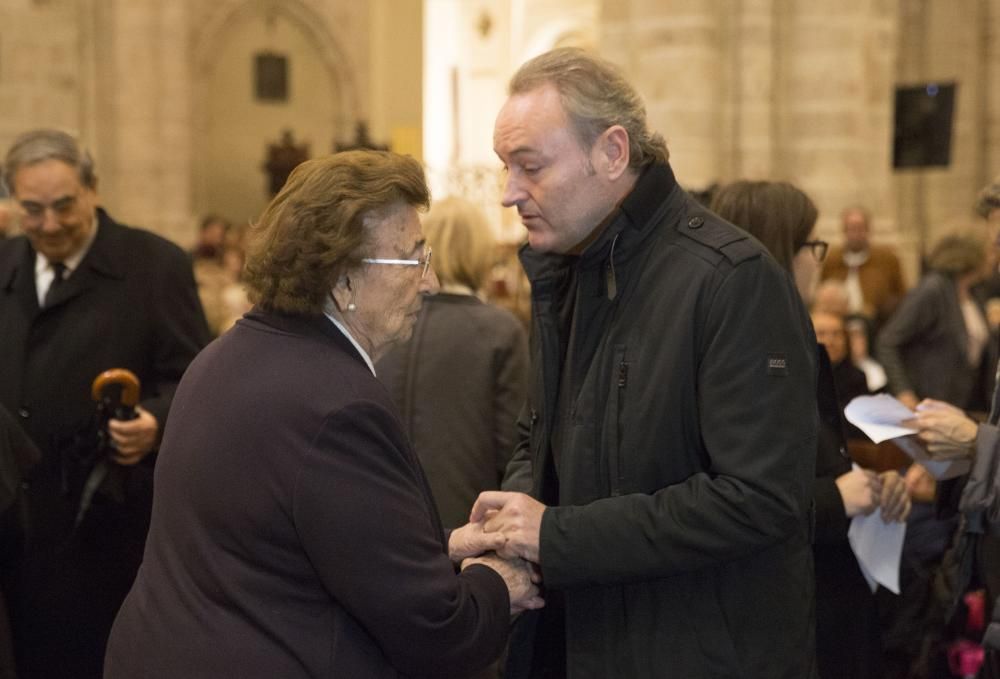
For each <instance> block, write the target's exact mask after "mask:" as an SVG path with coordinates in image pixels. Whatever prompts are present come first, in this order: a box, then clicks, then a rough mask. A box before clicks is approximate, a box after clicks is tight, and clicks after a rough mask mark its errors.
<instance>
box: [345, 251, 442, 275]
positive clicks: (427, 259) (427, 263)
mask: <svg viewBox="0 0 1000 679" xmlns="http://www.w3.org/2000/svg"><path fill="white" fill-rule="evenodd" d="M431 252H432V250H431V246H429V245H428V246H426V247H425V248H424V256H423V258H421V259H381V258H378V257H374V258H373V257H365V258H364V259H362V260H361V261H362V262H364V263H365V264H393V265H396V266H422V267H424V268H423V270H422V271H421V272H420V277H421V278H427V272H428V271H430V268H431Z"/></svg>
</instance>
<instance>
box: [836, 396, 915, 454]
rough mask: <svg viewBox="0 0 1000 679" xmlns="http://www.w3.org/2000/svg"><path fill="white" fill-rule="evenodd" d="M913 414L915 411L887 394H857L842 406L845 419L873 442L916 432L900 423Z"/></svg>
mask: <svg viewBox="0 0 1000 679" xmlns="http://www.w3.org/2000/svg"><path fill="white" fill-rule="evenodd" d="M915 416H916V413H914V412H913V411H912V410H910V409H909V408H907V407H906V406H904V405H903V404H902V403H900V402H899V401H898V400H897V399H895V398H893V397H892V396H889V395H888V394H877V395H875V396H858V397H856V398H854V399H852V400H851V402H850V403H848V404H847V407H846V408H844V417H846V418H847V421H848V422H850V423H851V424H853V425H854V426H855V427H857V428H858V429H860V430H861V431H863V432H864V433H865V434H866V435H867V436H868V438H870V439H871V440H872V441H874V442H875V443H882V441H888V440H889V439H894V438H896V437H898V436H908V435H910V434H916V433H917V430H916V429H913V428H911V427H904V426H903V425H902V424H901V423H902V422H903V421H904V420H908V419H910V418H912V417H915Z"/></svg>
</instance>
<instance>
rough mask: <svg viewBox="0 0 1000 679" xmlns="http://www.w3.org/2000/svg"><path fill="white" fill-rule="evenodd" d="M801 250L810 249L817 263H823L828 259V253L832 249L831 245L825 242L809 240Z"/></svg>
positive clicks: (801, 246)
mask: <svg viewBox="0 0 1000 679" xmlns="http://www.w3.org/2000/svg"><path fill="white" fill-rule="evenodd" d="M799 248H800V249H801V248H809V250H810V251H811V252H812V256H813V257H814V258H815V259H816V261H817V262H822V261H823V260H824V259H826V251H827V250H829V249H830V244H829V243H827V242H826V241H825V240H807V241H806V242H805V243H803V244H802V245H800V246H799Z"/></svg>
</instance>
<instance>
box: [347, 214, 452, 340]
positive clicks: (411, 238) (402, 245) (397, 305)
mask: <svg viewBox="0 0 1000 679" xmlns="http://www.w3.org/2000/svg"><path fill="white" fill-rule="evenodd" d="M369 219H371V220H372V222H371V225H370V226H368V225H366V228H370V229H372V238H373V241H374V243H375V247H374V248H373V249H372V255H371V257H372V258H377V259H407V260H423V259H424V257H425V250H426V245H427V242H426V240H425V239H424V236H423V232H422V230H421V227H420V219H419V217H418V216H417V210H416V209H415V208H414V207H413V206H410V205H400V206H399V207H398V208H397V209H395V210H393V211H392V212H390V213H388V214H387V215H385V216H384V217H370V218H369ZM366 221H367V220H366ZM422 272H423V267H422V266H406V265H398V264H362V265H361V270H360V271H357V272H355V273H353V274H351V279H352V286H353V289H354V291H355V293H356V298H355V303H356V304H357V310H356V311H353V312H350V313H348V314H347V315H346V318H345V320H346V321H347V323H348V325H349V327H350V328H351V330H352V332H354V333H356V334H358V335H360V336H361V337H363V338H364V339H365V340H366V341H367V342H368V344H369V346H370V347H371V349H372V353H373V356H372V357H373V358H374V359H377V358H378V356H380V355H381V354H382V353H383V352H384V351H385V350H386V349H388V348H389V347H390V346H391V345H392V344H395V343H397V342H402V341H405V340H407V339H409V337H410V334H411V333H412V332H413V325H414V324H415V323H416V322H417V315H418V314H419V313H420V307H421V304H422V302H423V296H424V294H433V293H435V292H437V290H438V287H439V286H438V281H437V276H436V275H435V274H434V269H433V268H429V269H428V270H427V275H426V276H422V275H421V274H422Z"/></svg>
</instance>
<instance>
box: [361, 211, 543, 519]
mask: <svg viewBox="0 0 1000 679" xmlns="http://www.w3.org/2000/svg"><path fill="white" fill-rule="evenodd" d="M424 233H425V234H426V235H427V242H428V243H430V244H431V245H433V246H434V261H433V264H432V265H431V266H432V267H433V268H434V270H435V272H436V273H437V275H438V279H439V280H440V281H441V292H440V293H439V294H437V295H435V296H433V297H431V298H429V299H427V300H426V301H425V303H424V306H423V309H422V310H421V311H420V317H419V319H418V320H417V324H416V326H415V328H414V330H413V337H412V338H411V339H410V340H409V341H408V342H406V343H403V344H400V345H399V346H397V347H395V348H394V349H393V350H392V351H390V352H389V353H388V354H387V355H386V356H385V357H384V358H383V359H382V360H381V361H379V362H378V364H377V366H378V374H379V378H380V379H381V380H382V381H383V382H384V383H385V384H386V386H387V387H388V388H389V391H390V392H391V393H392V395H393V399H394V400H395V402H396V404H397V405H398V406H399V409H400V411H401V412H402V414H403V424H404V426H405V427H406V430H407V433H408V434H409V435H410V438H411V440H412V441H413V447H414V448H415V449H416V451H417V455H418V456H419V457H420V463H421V464H422V465H423V467H424V470H425V471H426V472H427V480H428V481H429V482H430V485H431V490H432V491H434V499H435V500H436V501H437V505H438V510H439V511H440V512H441V520H442V521H443V522H444V525H445V526H460V525H462V524H463V523H465V522H466V521H467V520H468V516H469V508H470V507H472V504H473V502H475V501H476V498H477V497H478V496H479V493H480V492H482V491H484V490H495V489H497V488H499V487H500V481H501V480H502V479H503V474H504V470H505V469H506V468H507V461H508V460H509V459H510V456H511V454H512V453H513V452H514V438H515V434H516V433H517V427H516V422H517V413H518V411H519V410H520V408H521V406H522V405H523V403H524V399H525V397H526V395H527V394H526V390H527V378H528V339H527V333H526V332H525V330H524V326H522V325H521V323H520V321H518V320H517V318H515V317H514V315H513V314H512V313H510V312H509V311H506V310H505V309H500V308H498V307H495V306H493V305H491V304H485V303H483V302H482V301H480V299H479V298H478V297H477V296H476V293H478V292H479V291H480V290H481V288H482V287H483V284H484V283H485V281H486V278H487V276H488V275H489V272H490V269H491V268H492V266H493V263H494V258H495V255H496V252H495V249H494V240H493V234H492V232H491V230H490V225H489V223H488V222H487V221H486V217H485V215H483V213H482V211H481V210H480V209H479V208H477V207H476V206H475V205H473V204H472V203H470V202H469V201H467V200H464V199H462V198H446V199H444V200H442V201H440V202H437V203H435V204H434V206H433V207H432V208H431V211H430V212H429V213H428V215H427V217H426V219H424Z"/></svg>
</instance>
